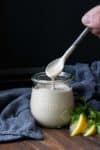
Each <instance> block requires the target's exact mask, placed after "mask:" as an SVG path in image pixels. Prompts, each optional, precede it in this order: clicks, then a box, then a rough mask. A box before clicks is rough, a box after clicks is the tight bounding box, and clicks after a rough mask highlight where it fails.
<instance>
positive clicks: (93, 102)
mask: <svg viewBox="0 0 100 150" xmlns="http://www.w3.org/2000/svg"><path fill="white" fill-rule="evenodd" d="M64 71H66V72H68V73H71V74H72V75H73V80H72V82H71V86H72V88H73V91H74V95H75V99H76V101H77V100H78V98H80V97H81V98H82V99H83V100H84V101H85V102H86V103H87V104H88V105H89V106H90V107H92V108H94V109H96V110H98V111H100V61H94V62H93V63H92V64H91V65H89V64H82V63H77V64H75V65H66V66H65V68H64Z"/></svg>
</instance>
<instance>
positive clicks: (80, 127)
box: [70, 114, 88, 136]
mask: <svg viewBox="0 0 100 150" xmlns="http://www.w3.org/2000/svg"><path fill="white" fill-rule="evenodd" d="M87 127H88V123H87V119H86V117H85V115H84V114H80V116H79V119H78V121H76V122H74V123H73V124H72V125H71V126H70V132H71V134H70V135H71V136H75V135H78V134H80V133H83V132H84V131H85V130H86V128H87Z"/></svg>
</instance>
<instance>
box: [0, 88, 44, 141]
mask: <svg viewBox="0 0 100 150" xmlns="http://www.w3.org/2000/svg"><path fill="white" fill-rule="evenodd" d="M30 95H31V88H16V89H9V90H4V91H0V142H3V141H12V140H17V139H21V138H33V139H42V138H43V136H42V133H41V132H40V130H39V128H37V125H36V122H35V120H34V118H33V117H32V115H31V112H30V108H29V106H30V104H29V103H30V101H29V100H30Z"/></svg>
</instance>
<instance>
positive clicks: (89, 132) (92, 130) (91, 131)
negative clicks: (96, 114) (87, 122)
mask: <svg viewBox="0 0 100 150" xmlns="http://www.w3.org/2000/svg"><path fill="white" fill-rule="evenodd" d="M95 133H96V125H95V124H93V125H92V126H91V127H89V128H88V129H87V130H86V131H85V133H84V136H90V135H94V134H95Z"/></svg>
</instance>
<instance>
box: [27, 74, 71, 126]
mask: <svg viewBox="0 0 100 150" xmlns="http://www.w3.org/2000/svg"><path fill="white" fill-rule="evenodd" d="M71 79H72V77H71V74H68V73H65V72H62V73H61V74H59V76H57V77H56V79H55V81H54V83H53V81H52V80H51V79H49V78H48V77H47V76H46V75H45V72H40V73H37V74H35V75H34V76H33V77H32V81H33V84H34V86H33V88H32V94H31V102H30V108H31V112H32V115H33V116H34V118H35V119H36V120H37V121H38V122H39V123H40V124H41V125H43V126H46V127H49V128H60V127H62V126H64V125H67V124H68V122H69V120H70V113H71V112H72V110H73V107H74V98H73V92H72V88H71V87H70V86H69V83H70V81H71ZM53 85H54V86H53Z"/></svg>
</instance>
